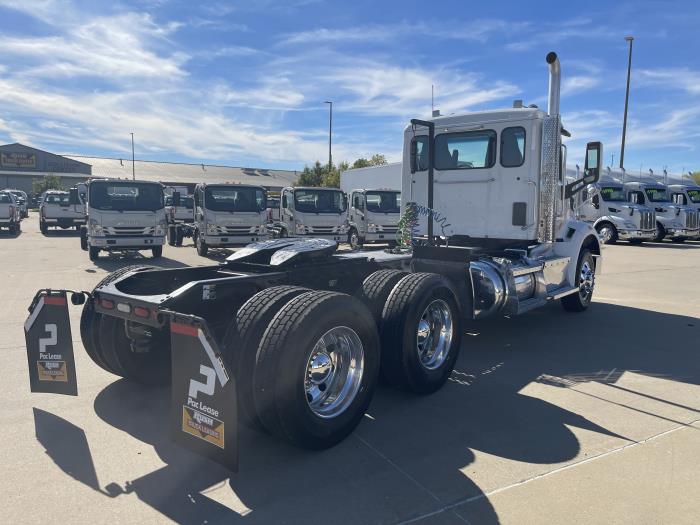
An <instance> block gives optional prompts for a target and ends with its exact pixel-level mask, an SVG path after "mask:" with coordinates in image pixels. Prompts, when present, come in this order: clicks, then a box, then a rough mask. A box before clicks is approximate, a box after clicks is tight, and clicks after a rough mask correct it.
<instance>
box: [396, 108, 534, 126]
mask: <svg viewBox="0 0 700 525" xmlns="http://www.w3.org/2000/svg"><path fill="white" fill-rule="evenodd" d="M546 116H547V113H546V112H545V111H543V110H542V109H540V108H507V109H491V110H485V111H474V112H470V113H460V114H456V115H444V116H439V117H432V118H427V119H424V120H426V121H428V122H434V123H435V128H436V131H437V130H438V129H440V128H441V127H453V126H457V125H459V126H461V125H464V124H467V125H469V124H487V123H496V122H522V121H523V120H534V119H542V118H544V117H546ZM412 128H413V126H412V124H410V123H409V124H408V126H406V128H405V130H406V131H409V130H411V129H412Z"/></svg>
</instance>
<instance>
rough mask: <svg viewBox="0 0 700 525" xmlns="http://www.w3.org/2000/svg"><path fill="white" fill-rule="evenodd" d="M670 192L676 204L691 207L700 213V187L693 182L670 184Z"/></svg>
mask: <svg viewBox="0 0 700 525" xmlns="http://www.w3.org/2000/svg"><path fill="white" fill-rule="evenodd" d="M668 191H669V192H670V193H671V199H672V200H673V202H675V203H676V204H682V205H684V206H691V207H693V208H695V209H696V210H698V211H700V185H698V184H695V181H693V182H685V181H684V182H683V183H678V184H669V185H668Z"/></svg>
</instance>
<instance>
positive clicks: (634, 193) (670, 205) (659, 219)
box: [625, 178, 700, 242]
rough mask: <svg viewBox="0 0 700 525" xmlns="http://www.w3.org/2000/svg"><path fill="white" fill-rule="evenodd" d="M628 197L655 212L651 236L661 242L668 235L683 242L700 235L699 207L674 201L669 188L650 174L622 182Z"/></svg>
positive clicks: (667, 237)
mask: <svg viewBox="0 0 700 525" xmlns="http://www.w3.org/2000/svg"><path fill="white" fill-rule="evenodd" d="M625 190H626V191H627V197H628V200H630V201H631V202H633V203H637V204H645V205H647V206H649V207H650V208H653V209H654V211H655V212H656V235H655V236H654V240H655V241H657V242H661V241H663V240H664V239H671V240H672V241H673V242H683V241H685V240H687V239H694V238H697V237H698V236H700V224H699V223H698V210H697V209H695V208H694V207H692V206H688V205H684V204H676V203H674V202H673V200H672V199H671V194H670V192H669V189H668V188H667V187H666V186H665V185H663V184H662V183H661V182H659V181H657V180H655V179H653V178H644V179H642V180H637V181H631V182H626V183H625Z"/></svg>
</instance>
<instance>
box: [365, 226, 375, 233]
mask: <svg viewBox="0 0 700 525" xmlns="http://www.w3.org/2000/svg"><path fill="white" fill-rule="evenodd" d="M367 231H368V232H369V233H376V232H377V225H376V224H368V225H367Z"/></svg>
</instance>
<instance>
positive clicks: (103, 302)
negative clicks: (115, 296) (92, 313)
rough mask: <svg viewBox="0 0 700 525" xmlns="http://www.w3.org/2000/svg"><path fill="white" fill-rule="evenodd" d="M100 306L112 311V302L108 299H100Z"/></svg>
mask: <svg viewBox="0 0 700 525" xmlns="http://www.w3.org/2000/svg"><path fill="white" fill-rule="evenodd" d="M100 306H101V307H102V308H104V309H105V310H113V309H114V301H110V300H109V299H100Z"/></svg>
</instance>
